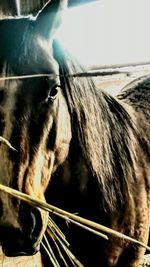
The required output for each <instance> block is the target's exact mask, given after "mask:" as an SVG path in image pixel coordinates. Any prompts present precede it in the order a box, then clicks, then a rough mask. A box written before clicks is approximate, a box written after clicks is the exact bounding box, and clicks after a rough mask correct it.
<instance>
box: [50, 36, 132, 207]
mask: <svg viewBox="0 0 150 267" xmlns="http://www.w3.org/2000/svg"><path fill="white" fill-rule="evenodd" d="M54 57H55V58H56V60H57V62H58V64H59V66H60V74H61V83H62V87H63V93H64V95H65V97H66V101H67V104H68V108H69V112H70V114H71V120H72V131H73V133H74V134H76V137H77V139H78V144H79V147H80V149H81V153H82V156H83V157H84V159H85V162H86V164H87V166H88V168H89V169H90V170H91V172H92V174H93V176H94V177H97V179H98V182H99V188H100V190H101V191H102V192H103V196H104V199H103V200H102V201H104V204H105V206H106V207H107V208H109V210H113V209H116V208H122V209H123V207H124V205H125V203H124V201H125V199H126V200H127V199H128V201H129V197H130V196H131V190H132V186H131V184H133V181H134V180H135V178H136V177H135V172H134V170H135V168H134V166H135V161H136V151H135V143H136V142H137V141H136V140H137V136H136V135H137V131H136V127H135V124H134V122H133V121H132V118H131V116H130V115H129V113H128V112H127V111H126V110H125V108H124V107H123V106H122V105H121V104H120V103H119V101H117V100H116V99H115V98H113V97H111V96H110V95H108V94H106V93H104V92H103V91H101V90H98V88H97V87H96V85H95V83H94V81H93V79H92V78H91V77H72V76H71V75H73V74H76V73H80V72H85V70H84V69H83V67H81V66H80V64H79V63H78V62H77V61H76V60H75V59H74V58H73V57H72V56H71V55H70V54H69V53H68V52H66V51H65V50H64V49H63V48H62V47H61V45H60V44H59V43H58V42H57V41H54Z"/></svg>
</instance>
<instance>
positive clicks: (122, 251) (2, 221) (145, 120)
mask: <svg viewBox="0 0 150 267" xmlns="http://www.w3.org/2000/svg"><path fill="white" fill-rule="evenodd" d="M66 2H67V1H65V0H51V1H49V2H48V3H47V4H46V5H45V6H44V8H43V9H42V10H41V11H40V12H39V13H38V15H37V17H36V18H32V17H24V18H19V19H17V18H13V19H12V18H9V19H5V20H1V21H0V73H1V79H0V135H1V136H3V137H4V138H6V139H7V140H8V141H9V142H10V143H11V144H12V146H13V147H15V149H16V150H17V152H16V151H12V150H10V149H8V147H6V146H5V145H4V144H1V148H0V149H1V150H0V152H1V153H0V183H2V184H5V185H7V186H10V187H13V188H15V189H18V190H19V191H21V192H25V193H27V194H29V195H31V196H34V197H37V198H39V199H40V200H43V201H45V200H46V201H47V202H49V203H52V204H55V205H56V206H58V207H61V208H63V209H65V210H68V211H70V212H72V213H77V214H79V215H80V216H82V217H85V218H88V219H90V220H93V221H95V222H98V223H101V224H104V225H106V226H108V227H111V228H113V229H115V230H118V231H120V232H121V233H124V234H127V235H129V236H130V237H134V238H136V239H138V240H139V241H142V242H144V243H145V244H147V243H148V238H149V205H150V182H149V177H150V141H149V137H150V78H148V77H145V78H141V79H139V80H137V81H135V82H133V83H131V84H130V85H129V86H127V87H126V88H124V90H123V91H122V92H121V93H120V95H119V96H118V97H117V98H113V97H112V96H110V95H108V94H106V93H105V92H103V91H100V90H98V89H97V88H96V85H95V84H94V81H93V80H92V79H91V78H90V77H88V78H87V77H77V75H76V73H80V72H83V71H84V69H83V68H82V67H81V66H80V65H79V64H78V62H77V61H76V60H75V59H74V58H73V57H72V56H71V55H69V54H68V53H67V52H66V51H65V50H64V49H63V48H62V47H61V45H59V44H58V42H56V41H55V40H54V34H55V32H56V30H57V28H58V26H59V24H60V22H61V16H62V11H63V9H64V7H65V6H66V4H67V3H66ZM39 74H45V75H44V76H43V75H39ZM30 75H33V76H30ZM16 76H17V77H18V76H20V77H18V78H15V77H16ZM47 218H48V214H47V212H45V211H41V210H39V209H35V208H32V207H29V206H28V205H27V204H25V203H23V202H20V201H18V200H16V199H14V198H12V197H10V196H8V195H6V194H4V193H2V192H1V193H0V242H1V245H2V248H3V251H4V253H5V254H6V255H8V256H17V255H31V254H34V253H36V251H38V250H39V246H40V242H41V240H42V237H43V234H44V232H45V229H46V226H47ZM57 223H58V225H59V226H60V227H61V229H62V230H63V231H64V232H65V234H66V237H67V239H68V241H69V243H70V247H71V250H72V252H73V253H74V254H75V255H76V257H77V258H78V259H79V260H80V261H81V262H82V263H83V264H84V266H90V267H97V266H102V267H113V266H117V267H135V266H138V263H139V260H140V259H141V257H142V256H143V255H144V253H145V250H144V248H142V247H140V246H138V245H133V244H132V243H131V242H128V241H125V240H122V239H119V238H116V237H113V236H111V235H110V236H109V241H105V240H103V239H101V238H100V237H97V236H95V235H93V234H92V233H89V232H86V231H85V230H82V229H80V228H78V227H77V226H73V225H72V224H69V225H66V223H64V222H63V221H61V220H59V221H57Z"/></svg>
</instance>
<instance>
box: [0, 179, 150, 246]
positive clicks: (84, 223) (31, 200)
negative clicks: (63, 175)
mask: <svg viewBox="0 0 150 267" xmlns="http://www.w3.org/2000/svg"><path fill="white" fill-rule="evenodd" d="M0 190H1V191H3V192H5V193H8V194H10V195H11V196H13V197H16V198H18V199H20V200H23V201H25V202H27V203H28V204H30V205H32V206H34V207H38V208H41V209H43V210H45V211H48V212H49V213H51V214H55V215H57V216H59V217H61V218H63V219H65V220H66V221H68V222H72V223H75V224H78V225H79V226H81V224H82V227H84V226H86V227H87V229H88V230H89V228H90V230H92V231H93V229H94V233H97V234H98V235H100V236H101V237H103V238H105V239H108V237H107V236H105V235H103V234H101V233H100V232H99V231H102V232H104V233H107V234H110V235H113V236H115V237H118V238H122V239H125V240H128V241H130V242H133V243H136V244H138V245H140V246H142V247H144V248H146V249H147V250H148V251H150V247H149V246H147V245H145V244H144V243H142V242H140V241H138V240H136V239H134V238H131V237H129V236H127V235H124V234H121V233H119V232H117V231H115V230H113V229H110V228H108V227H106V226H103V225H101V224H98V223H96V222H93V221H90V220H87V219H85V218H82V217H80V216H78V215H75V214H72V213H69V212H67V211H65V210H62V209H60V208H57V207H55V206H53V205H50V204H48V203H44V202H42V201H40V200H38V199H35V198H33V197H31V196H29V195H27V194H24V193H22V192H19V191H17V190H15V189H12V188H10V187H7V186H4V185H2V184H0ZM96 231H97V232H96Z"/></svg>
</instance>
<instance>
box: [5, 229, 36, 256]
mask: <svg viewBox="0 0 150 267" xmlns="http://www.w3.org/2000/svg"><path fill="white" fill-rule="evenodd" d="M0 241H1V245H2V250H3V252H4V253H5V255H6V256H9V257H14V256H22V255H33V254H35V253H36V252H37V250H36V249H35V248H34V245H33V242H32V241H31V240H30V239H29V238H28V237H26V236H25V235H24V234H23V233H22V231H20V230H19V229H15V228H9V227H1V228H0Z"/></svg>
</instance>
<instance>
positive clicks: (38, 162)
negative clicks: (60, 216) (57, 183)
mask: <svg viewBox="0 0 150 267" xmlns="http://www.w3.org/2000/svg"><path fill="white" fill-rule="evenodd" d="M54 2H55V3H54ZM63 2H64V3H63ZM65 4H66V1H51V2H49V3H48V4H47V5H45V7H44V8H43V10H42V11H41V12H39V14H38V16H37V17H36V20H34V19H29V18H21V19H8V20H2V21H1V22H0V39H1V43H0V70H1V76H2V77H6V76H15V75H27V74H31V75H32V74H33V75H34V74H39V73H45V74H50V75H49V76H47V77H33V78H30V79H19V80H16V81H15V80H9V81H5V80H4V81H1V83H0V131H1V132H0V134H1V135H2V136H3V137H4V138H6V139H7V140H9V141H10V142H11V144H12V145H13V147H15V149H16V150H17V152H16V151H15V152H14V151H11V150H10V149H8V148H7V147H6V146H5V145H2V144H1V146H0V152H1V153H0V183H2V184H4V185H7V186H11V187H13V188H16V189H18V190H20V191H22V192H25V193H26V194H29V195H31V196H33V197H36V198H38V199H40V200H42V201H45V198H44V192H45V189H46V187H47V185H48V183H49V179H50V177H51V174H52V172H53V171H54V170H55V169H56V168H57V166H58V165H59V164H60V163H61V162H63V161H64V159H65V158H66V156H67V153H68V146H69V142H70V139H71V128H70V127H71V126H70V117H69V113H68V109H67V104H66V102H65V100H64V97H63V94H62V92H61V88H60V80H59V78H58V77H59V75H58V74H59V70H58V64H57V63H56V61H55V60H54V58H53V56H52V47H51V44H52V41H51V39H52V37H53V33H54V32H55V30H56V28H57V27H58V24H59V20H60V13H61V12H59V17H58V18H57V16H58V10H59V9H62V8H63V5H65ZM47 12H48V14H47ZM48 15H49V16H50V18H49V17H48ZM45 22H47V23H46V26H45ZM47 24H48V25H47ZM43 27H44V28H43ZM18 55H19V56H18ZM60 147H61V149H60ZM47 219H48V214H47V212H45V211H41V210H40V209H36V208H32V207H30V206H28V205H27V204H25V203H23V202H22V201H18V200H16V199H13V198H12V197H10V196H8V195H7V194H5V193H2V192H1V194H0V242H1V245H2V248H3V251H4V252H5V254H6V255H8V256H17V255H30V254H34V253H36V251H37V250H38V249H39V244H40V242H41V239H42V237H43V234H44V232H45V229H46V226H47Z"/></svg>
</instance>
